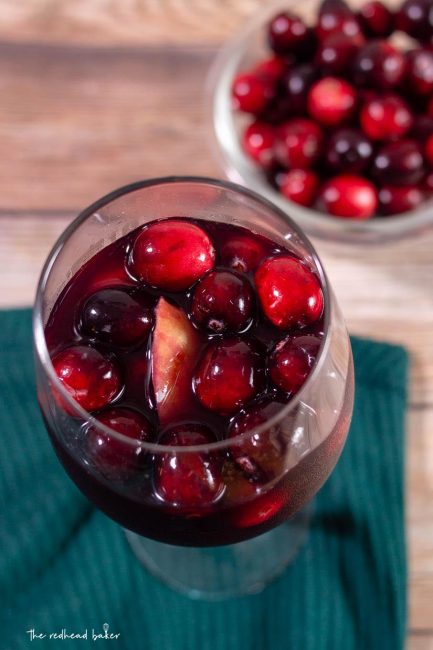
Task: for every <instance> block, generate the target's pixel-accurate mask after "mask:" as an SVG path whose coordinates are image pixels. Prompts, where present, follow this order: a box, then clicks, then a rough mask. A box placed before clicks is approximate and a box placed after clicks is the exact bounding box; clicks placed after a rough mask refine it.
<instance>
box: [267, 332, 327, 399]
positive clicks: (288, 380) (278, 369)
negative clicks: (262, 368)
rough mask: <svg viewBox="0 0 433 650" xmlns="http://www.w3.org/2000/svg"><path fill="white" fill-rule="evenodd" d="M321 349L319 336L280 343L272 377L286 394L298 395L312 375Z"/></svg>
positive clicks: (272, 356) (274, 351) (270, 362)
mask: <svg viewBox="0 0 433 650" xmlns="http://www.w3.org/2000/svg"><path fill="white" fill-rule="evenodd" d="M319 348H320V339H319V338H317V336H295V337H293V338H291V337H289V338H287V339H284V340H283V341H280V342H279V343H278V344H277V345H276V347H275V349H274V350H273V352H272V354H271V357H270V361H269V368H270V376H271V379H272V381H273V382H274V384H275V386H277V387H278V388H281V390H283V391H284V392H285V393H288V394H289V395H293V394H294V393H296V392H297V391H298V390H299V389H300V388H301V386H302V385H303V383H304V382H305V380H306V378H307V377H308V375H309V374H310V371H311V368H312V367H313V365H314V363H315V361H316V357H317V354H318V352H319Z"/></svg>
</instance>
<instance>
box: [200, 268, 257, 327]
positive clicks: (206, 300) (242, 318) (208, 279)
mask: <svg viewBox="0 0 433 650" xmlns="http://www.w3.org/2000/svg"><path fill="white" fill-rule="evenodd" d="M253 307H254V292H253V289H252V287H251V284H250V283H249V281H248V280H247V278H246V277H245V276H242V275H240V274H239V273H234V272H232V271H224V270H219V271H211V272H210V273H208V275H206V276H205V277H204V278H202V279H201V280H200V282H199V283H198V284H197V285H196V287H195V288H194V293H193V295H192V302H191V315H192V318H193V320H194V322H195V323H196V324H197V325H199V326H201V327H204V328H205V329H207V330H209V331H211V332H215V333H221V332H241V331H242V330H244V329H246V328H247V327H248V325H249V324H250V323H251V319H252V316H253Z"/></svg>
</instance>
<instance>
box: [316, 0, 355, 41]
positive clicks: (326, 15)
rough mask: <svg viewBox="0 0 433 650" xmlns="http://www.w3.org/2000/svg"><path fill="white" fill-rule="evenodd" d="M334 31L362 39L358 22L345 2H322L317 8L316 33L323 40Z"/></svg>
mask: <svg viewBox="0 0 433 650" xmlns="http://www.w3.org/2000/svg"><path fill="white" fill-rule="evenodd" d="M335 33H338V34H344V35H345V36H349V37H351V38H355V39H357V38H359V39H360V40H361V41H362V39H363V37H362V33H361V27H360V25H359V22H358V20H357V18H356V16H355V15H354V14H353V12H352V11H351V10H350V9H349V7H348V6H347V5H346V4H345V3H340V2H324V3H322V6H321V8H320V10H319V16H318V19H317V26H316V34H317V36H318V37H319V39H320V40H323V39H324V38H326V37H327V36H329V35H330V34H335Z"/></svg>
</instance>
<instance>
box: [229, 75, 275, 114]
mask: <svg viewBox="0 0 433 650" xmlns="http://www.w3.org/2000/svg"><path fill="white" fill-rule="evenodd" d="M273 96H274V82H273V80H272V79H270V78H269V77H268V76H266V75H258V74H252V73H243V74H239V75H237V77H236V78H235V80H234V81H233V86H232V99H233V108H234V109H235V110H237V111H243V112H244V113H252V114H253V115H257V114H259V113H261V112H262V111H263V110H264V109H265V108H266V105H267V104H268V103H269V101H270V100H271V99H272V98H273Z"/></svg>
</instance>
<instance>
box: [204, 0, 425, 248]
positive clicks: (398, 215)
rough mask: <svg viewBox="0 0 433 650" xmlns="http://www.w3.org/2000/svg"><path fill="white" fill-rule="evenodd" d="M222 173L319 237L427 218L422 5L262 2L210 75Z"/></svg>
mask: <svg viewBox="0 0 433 650" xmlns="http://www.w3.org/2000/svg"><path fill="white" fill-rule="evenodd" d="M209 88H210V96H211V101H212V108H211V110H212V116H213V131H214V134H215V140H216V145H217V146H216V150H217V153H218V157H219V158H220V161H221V163H222V166H223V168H224V170H225V172H226V174H227V176H228V177H229V178H230V179H231V180H233V181H236V182H239V183H241V184H243V185H246V186H247V187H251V188H252V189H254V190H256V191H258V192H260V193H261V194H263V195H264V196H265V197H267V198H268V199H270V200H272V201H273V202H274V203H276V204H277V205H278V206H279V207H280V208H281V209H283V210H285V211H287V212H289V214H290V215H291V216H292V217H293V218H294V219H295V220H296V221H297V222H298V223H299V224H301V226H302V227H303V228H305V230H306V231H307V232H308V233H310V234H312V235H317V236H320V237H323V238H326V239H336V240H343V241H350V242H360V241H363V242H364V241H365V242H385V241H388V240H391V239H396V238H400V237H404V236H407V235H409V234H413V233H416V232H420V231H423V230H424V229H426V228H428V227H430V226H431V225H432V224H433V205H432V198H433V9H432V3H431V0H404V1H403V2H399V3H398V4H397V3H395V2H393V3H392V4H391V2H390V3H389V4H383V3H382V2H379V1H377V0H367V1H366V2H360V1H359V0H358V1H356V0H353V1H352V2H351V3H350V4H347V3H346V2H345V1H344V0H324V1H323V2H318V1H317V0H305V1H304V2H295V0H286V1H283V2H281V1H279V2H277V3H270V4H267V6H266V7H265V8H264V9H263V10H262V11H261V12H259V13H258V14H257V15H255V16H254V17H253V19H252V20H251V21H250V22H249V23H247V25H246V26H245V27H244V29H243V31H242V32H241V33H240V34H238V35H236V37H235V38H234V39H233V40H232V41H231V42H229V43H227V44H226V45H225V46H224V48H223V49H222V50H221V52H220V54H219V56H218V57H217V59H216V61H215V63H214V66H213V68H212V71H211V73H210V76H209Z"/></svg>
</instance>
